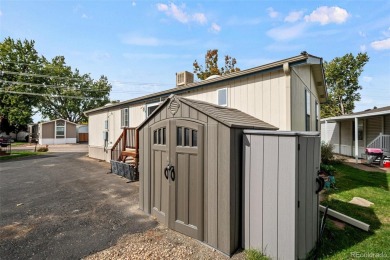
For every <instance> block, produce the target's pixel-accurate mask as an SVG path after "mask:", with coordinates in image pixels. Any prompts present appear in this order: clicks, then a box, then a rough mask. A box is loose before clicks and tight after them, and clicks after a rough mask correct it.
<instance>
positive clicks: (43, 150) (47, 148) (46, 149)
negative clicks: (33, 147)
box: [37, 145, 49, 152]
mask: <svg viewBox="0 0 390 260" xmlns="http://www.w3.org/2000/svg"><path fill="white" fill-rule="evenodd" d="M47 151H49V146H47V145H46V146H44V147H43V146H42V147H39V148H38V149H37V152H47Z"/></svg>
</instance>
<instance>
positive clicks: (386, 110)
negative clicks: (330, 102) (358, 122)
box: [321, 106, 390, 121]
mask: <svg viewBox="0 0 390 260" xmlns="http://www.w3.org/2000/svg"><path fill="white" fill-rule="evenodd" d="M386 114H390V106H386V107H380V108H373V109H367V110H364V111H360V112H356V113H352V114H348V115H342V116H335V117H328V118H323V119H321V121H340V120H346V119H352V118H356V117H357V118H360V117H372V116H380V115H386Z"/></svg>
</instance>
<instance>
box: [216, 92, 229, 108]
mask: <svg viewBox="0 0 390 260" xmlns="http://www.w3.org/2000/svg"><path fill="white" fill-rule="evenodd" d="M217 97H218V100H217V102H218V103H217V104H218V105H219V106H227V105H228V103H227V88H221V89H218V90H217Z"/></svg>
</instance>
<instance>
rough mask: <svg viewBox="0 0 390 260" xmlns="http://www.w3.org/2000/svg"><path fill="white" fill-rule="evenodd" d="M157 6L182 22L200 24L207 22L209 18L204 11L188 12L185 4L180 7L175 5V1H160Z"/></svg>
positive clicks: (159, 9)
mask: <svg viewBox="0 0 390 260" xmlns="http://www.w3.org/2000/svg"><path fill="white" fill-rule="evenodd" d="M156 7H157V10H158V11H160V12H164V13H165V15H167V16H170V17H172V18H173V19H175V20H177V21H179V22H181V23H189V22H196V23H199V24H206V23H207V18H206V15H205V14H204V13H194V14H188V13H186V12H185V11H184V9H185V6H184V5H182V6H181V7H180V6H177V5H175V4H174V3H170V4H169V5H167V4H161V3H158V4H157V5H156Z"/></svg>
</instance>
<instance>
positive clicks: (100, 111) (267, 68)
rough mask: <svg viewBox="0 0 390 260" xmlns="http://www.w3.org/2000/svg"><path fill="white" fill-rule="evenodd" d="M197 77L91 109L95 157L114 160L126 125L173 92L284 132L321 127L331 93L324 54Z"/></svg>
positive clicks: (189, 75)
mask: <svg viewBox="0 0 390 260" xmlns="http://www.w3.org/2000/svg"><path fill="white" fill-rule="evenodd" d="M193 77H194V76H193V74H192V73H189V72H182V73H177V75H176V85H177V86H176V87H175V88H172V89H169V90H165V91H161V92H158V93H154V94H151V95H147V96H143V97H139V98H135V99H131V100H128V101H124V102H119V103H114V104H109V105H106V106H104V107H100V108H96V109H92V110H89V111H86V112H85V114H86V115H87V116H88V118H89V120H88V121H89V156H90V157H93V158H97V159H102V160H106V161H109V160H110V159H111V150H112V149H114V148H113V146H115V145H117V144H118V143H119V139H118V138H119V137H120V136H123V134H122V133H124V131H123V129H125V128H129V127H133V128H135V127H137V126H139V125H140V124H141V123H142V122H143V121H144V120H145V119H146V118H147V117H148V116H149V115H150V114H151V113H152V112H153V111H154V109H156V108H157V107H158V105H159V104H160V103H161V102H162V101H164V100H165V99H167V98H168V96H169V95H171V94H175V95H179V96H182V97H185V98H189V99H194V100H199V101H205V102H208V103H212V104H216V105H220V106H227V107H231V108H235V109H238V110H240V111H242V112H244V113H246V114H249V115H251V116H253V117H255V118H258V119H260V120H262V121H264V122H267V123H269V124H271V125H274V126H276V127H277V128H279V129H280V130H287V131H290V130H292V131H319V125H320V123H319V120H320V117H319V111H320V103H323V102H325V101H326V96H327V94H326V87H325V80H324V72H323V65H322V58H319V57H315V56H312V55H310V54H307V53H306V52H303V53H302V54H301V55H298V56H295V57H291V58H288V59H284V60H280V61H277V62H273V63H269V64H266V65H262V66H259V67H255V68H251V69H247V70H243V71H239V72H234V73H230V74H227V75H223V76H211V77H210V78H208V79H206V80H203V81H200V82H193ZM113 159H116V158H113Z"/></svg>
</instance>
